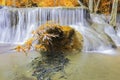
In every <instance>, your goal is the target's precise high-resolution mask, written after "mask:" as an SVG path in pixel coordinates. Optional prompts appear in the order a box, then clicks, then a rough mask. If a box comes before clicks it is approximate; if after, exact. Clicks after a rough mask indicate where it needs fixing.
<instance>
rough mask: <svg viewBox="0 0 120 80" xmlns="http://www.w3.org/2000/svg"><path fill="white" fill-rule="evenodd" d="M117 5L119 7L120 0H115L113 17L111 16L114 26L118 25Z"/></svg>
mask: <svg viewBox="0 0 120 80" xmlns="http://www.w3.org/2000/svg"><path fill="white" fill-rule="evenodd" d="M117 7H118V0H114V1H113V5H112V12H111V18H110V24H111V25H112V26H113V27H114V28H115V27H116V18H117Z"/></svg>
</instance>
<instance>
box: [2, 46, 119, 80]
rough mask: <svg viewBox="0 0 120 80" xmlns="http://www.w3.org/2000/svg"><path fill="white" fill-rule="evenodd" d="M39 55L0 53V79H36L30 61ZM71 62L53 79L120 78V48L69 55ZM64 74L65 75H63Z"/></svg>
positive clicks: (107, 79) (97, 79)
mask: <svg viewBox="0 0 120 80" xmlns="http://www.w3.org/2000/svg"><path fill="white" fill-rule="evenodd" d="M36 55H37V53H35V52H32V53H30V54H28V55H27V56H26V55H25V54H24V53H16V52H13V53H6V54H5V53H1V54H0V80H35V78H34V77H32V76H31V73H32V72H31V69H30V66H29V63H30V62H31V60H32V59H33V58H34V57H35V56H36ZM67 57H68V58H69V59H70V62H69V64H68V65H67V66H65V70H64V72H63V73H56V74H55V75H53V77H52V79H53V80H120V48H118V49H116V50H114V51H108V52H105V53H97V52H91V53H78V54H71V55H69V56H67ZM61 74H62V75H64V76H61Z"/></svg>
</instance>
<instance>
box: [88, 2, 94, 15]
mask: <svg viewBox="0 0 120 80" xmlns="http://www.w3.org/2000/svg"><path fill="white" fill-rule="evenodd" d="M93 2H94V0H89V10H90V12H91V13H92V12H93V5H94V4H93Z"/></svg>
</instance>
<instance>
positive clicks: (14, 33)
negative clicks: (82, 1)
mask: <svg viewBox="0 0 120 80" xmlns="http://www.w3.org/2000/svg"><path fill="white" fill-rule="evenodd" d="M85 11H86V10H83V9H82V8H75V9H74V8H73V9H71V8H67V9H66V8H20V9H18V8H2V9H0V18H1V19H0V32H1V34H0V36H1V37H0V42H1V43H22V42H24V41H25V40H26V39H28V38H29V37H30V36H31V35H30V34H31V32H32V30H34V29H36V28H37V27H38V26H40V25H41V24H44V23H46V22H47V21H53V22H55V23H59V24H61V25H70V24H75V23H78V22H83V21H84V19H85V18H84V16H83V14H84V13H85Z"/></svg>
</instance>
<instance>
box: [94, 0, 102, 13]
mask: <svg viewBox="0 0 120 80" xmlns="http://www.w3.org/2000/svg"><path fill="white" fill-rule="evenodd" d="M100 1H101V0H98V1H97V4H96V6H95V13H96V12H97V11H98V7H99V5H100Z"/></svg>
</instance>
